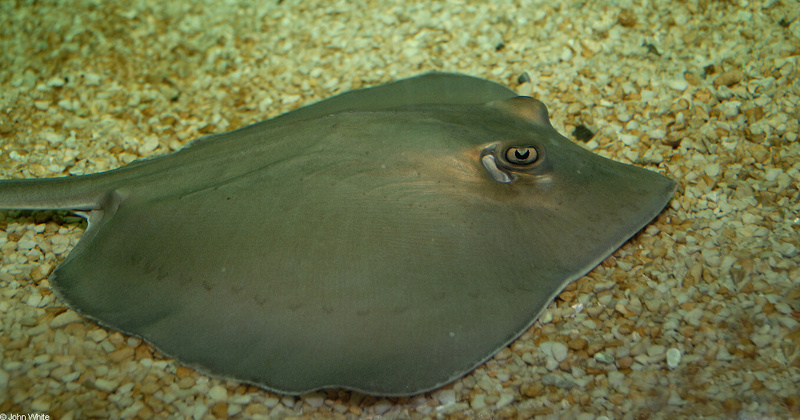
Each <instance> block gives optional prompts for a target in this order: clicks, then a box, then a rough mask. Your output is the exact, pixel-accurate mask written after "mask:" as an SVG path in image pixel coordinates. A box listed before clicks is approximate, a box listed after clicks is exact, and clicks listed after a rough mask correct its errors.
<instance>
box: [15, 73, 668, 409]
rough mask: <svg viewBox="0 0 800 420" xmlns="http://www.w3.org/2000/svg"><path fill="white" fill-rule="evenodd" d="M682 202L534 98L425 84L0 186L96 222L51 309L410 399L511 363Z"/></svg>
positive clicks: (278, 381) (459, 83) (245, 363)
mask: <svg viewBox="0 0 800 420" xmlns="http://www.w3.org/2000/svg"><path fill="white" fill-rule="evenodd" d="M675 188H676V184H675V182H674V181H673V180H671V179H669V178H667V177H665V176H663V175H660V174H658V173H655V172H651V171H648V170H645V169H642V168H639V167H635V166H632V165H625V164H622V163H618V162H614V161H612V160H609V159H606V158H603V157H600V156H598V155H595V154H593V153H591V152H589V151H587V150H585V149H583V148H582V147H580V146H578V145H575V144H573V143H572V142H571V141H569V140H568V139H566V138H565V137H563V136H561V135H560V134H558V133H557V132H556V131H555V130H554V129H553V127H552V126H551V125H550V122H549V119H548V114H547V109H546V108H545V106H544V105H543V104H542V103H541V102H539V101H537V100H535V99H533V98H529V97H523V96H517V95H516V94H515V93H514V92H513V91H511V90H509V89H507V88H505V87H503V86H501V85H499V84H496V83H493V82H489V81H486V80H481V79H477V78H473V77H469V76H463V75H453V74H436V73H433V74H428V75H423V76H419V77H414V78H410V79H405V80H401V81H398V82H395V83H390V84H387V85H382V86H378V87H372V88H367V89H361V90H356V91H352V92H348V93H345V94H342V95H339V96H335V97H333V98H330V99H327V100H324V101H321V102H318V103H316V104H313V105H310V106H307V107H304V108H300V109H298V110H295V111H292V112H289V113H287V114H284V115H282V116H279V117H277V118H274V119H271V120H268V121H264V122H260V123H257V124H253V125H250V126H247V127H244V128H241V129H238V130H234V131H231V132H228V133H222V134H216V135H210V136H207V137H203V138H201V139H198V140H196V141H194V142H192V143H191V144H190V145H189V146H187V147H185V148H183V149H182V150H180V151H178V152H176V153H173V154H170V155H165V156H161V157H156V158H153V159H147V160H142V161H137V162H134V163H132V164H130V165H127V166H125V167H122V168H120V169H115V170H111V171H108V172H103V173H98V174H91V175H85V176H75V177H63V178H52V179H19V180H5V181H2V182H0V208H5V209H68V210H74V211H78V212H81V214H83V215H85V216H86V217H87V218H88V221H89V224H88V229H87V230H86V232H85V233H84V234H83V237H82V238H81V240H80V241H79V243H78V244H77V245H76V246H75V248H74V249H73V250H72V251H71V253H70V254H69V256H68V257H67V258H66V260H65V261H64V263H63V264H61V266H59V267H58V268H57V269H56V270H55V271H54V272H53V274H52V276H51V284H52V288H53V290H54V291H55V293H56V294H57V295H58V296H59V297H60V298H61V299H62V300H63V301H64V302H66V303H67V305H68V306H69V307H71V308H72V309H74V310H76V311H78V312H79V313H80V314H82V315H84V316H85V317H88V318H91V319H93V320H95V321H97V322H98V323H99V324H101V325H104V326H106V327H108V328H113V329H116V330H119V331H122V332H124V333H127V334H131V335H135V336H139V337H142V338H143V339H145V340H146V341H148V342H149V343H151V344H152V345H153V346H155V347H156V348H158V349H159V350H161V351H162V352H163V353H165V354H167V355H171V356H173V357H175V358H177V359H178V360H179V361H180V362H181V363H184V364H186V365H189V366H193V367H195V368H197V369H199V370H201V371H204V372H208V373H210V374H214V375H218V376H223V377H228V378H234V379H236V380H239V381H243V382H247V383H252V384H256V385H259V386H261V387H263V388H266V389H269V390H273V391H277V392H281V393H286V394H300V393H305V392H308V391H312V390H316V389H321V388H345V389H350V390H357V391H361V392H364V393H367V394H375V395H387V396H403V395H412V394H417V393H421V392H424V391H427V390H431V389H434V388H436V387H439V386H442V385H444V384H447V383H449V382H451V381H453V380H455V379H457V378H459V377H461V376H463V375H464V374H466V373H468V372H469V371H470V370H472V369H474V368H475V367H476V366H478V365H479V364H481V363H482V362H484V361H485V360H486V359H488V358H489V357H491V356H492V355H494V354H495V353H496V352H497V351H499V350H500V349H501V348H503V347H504V346H506V345H508V344H509V343H510V342H511V341H513V340H514V339H515V338H517V337H518V336H519V335H520V334H521V333H522V332H523V331H525V330H526V329H527V328H528V327H529V326H530V325H531V324H532V323H533V322H534V321H535V320H536V319H537V317H539V315H540V314H541V313H542V311H543V310H544V309H545V308H546V307H547V305H548V304H549V303H550V302H551V301H552V300H553V299H554V297H555V296H556V295H557V294H558V293H559V292H560V291H561V290H562V289H563V288H564V287H565V286H566V285H567V284H568V283H570V282H572V281H573V280H575V279H577V278H579V277H580V276H582V275H584V274H586V273H587V272H588V271H589V270H591V269H592V268H593V267H595V266H596V265H597V264H599V263H600V262H601V261H602V260H603V259H605V258H606V257H608V256H609V255H610V254H611V253H612V252H614V250H616V249H617V248H618V247H619V246H621V245H622V244H623V243H624V242H625V241H627V240H628V239H629V238H630V237H631V236H633V235H634V234H635V233H636V232H637V231H639V230H640V229H641V228H642V227H644V226H645V225H646V224H648V223H649V222H650V221H651V220H652V219H653V218H654V217H655V216H657V215H658V213H659V212H661V210H662V209H663V208H664V206H665V205H666V204H667V203H668V201H669V200H670V198H671V197H672V194H673V192H674V191H675Z"/></svg>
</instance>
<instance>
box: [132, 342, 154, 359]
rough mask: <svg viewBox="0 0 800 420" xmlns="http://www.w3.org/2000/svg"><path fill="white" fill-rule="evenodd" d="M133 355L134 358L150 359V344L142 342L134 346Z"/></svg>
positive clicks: (151, 353) (151, 354)
mask: <svg viewBox="0 0 800 420" xmlns="http://www.w3.org/2000/svg"><path fill="white" fill-rule="evenodd" d="M134 356H135V357H134V359H135V360H142V359H152V358H153V352H152V350H150V346H148V345H147V344H144V343H142V344H139V345H138V346H136V350H135V351H134Z"/></svg>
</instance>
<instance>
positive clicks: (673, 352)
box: [667, 347, 681, 369]
mask: <svg viewBox="0 0 800 420" xmlns="http://www.w3.org/2000/svg"><path fill="white" fill-rule="evenodd" d="M680 363H681V351H680V350H678V349H676V348H674V347H673V348H671V349H669V350H667V366H669V368H670V369H675V368H676V367H678V365H679V364H680Z"/></svg>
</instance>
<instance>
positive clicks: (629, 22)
mask: <svg viewBox="0 0 800 420" xmlns="http://www.w3.org/2000/svg"><path fill="white" fill-rule="evenodd" d="M617 21H618V22H619V24H620V25H622V26H624V27H626V28H632V27H634V26H636V15H634V14H633V12H631V11H629V10H627V9H622V11H621V12H619V16H618V17H617Z"/></svg>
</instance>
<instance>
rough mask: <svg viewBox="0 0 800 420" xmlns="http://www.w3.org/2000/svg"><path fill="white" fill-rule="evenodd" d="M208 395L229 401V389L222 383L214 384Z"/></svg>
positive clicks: (215, 399)
mask: <svg viewBox="0 0 800 420" xmlns="http://www.w3.org/2000/svg"><path fill="white" fill-rule="evenodd" d="M208 397H209V398H211V399H212V400H214V401H227V400H228V390H227V389H225V387H224V386H222V385H214V386H212V387H211V389H209V390H208Z"/></svg>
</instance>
